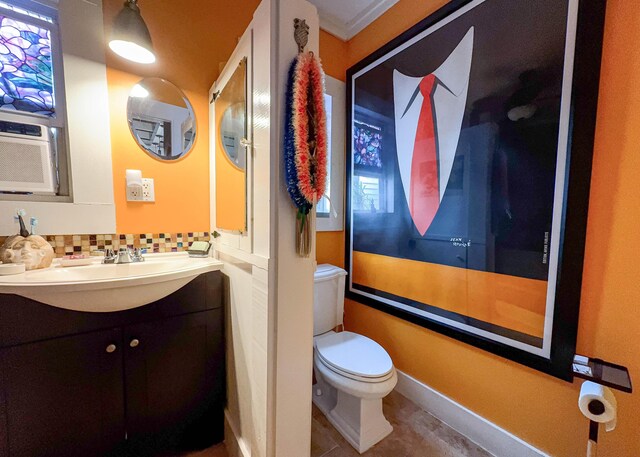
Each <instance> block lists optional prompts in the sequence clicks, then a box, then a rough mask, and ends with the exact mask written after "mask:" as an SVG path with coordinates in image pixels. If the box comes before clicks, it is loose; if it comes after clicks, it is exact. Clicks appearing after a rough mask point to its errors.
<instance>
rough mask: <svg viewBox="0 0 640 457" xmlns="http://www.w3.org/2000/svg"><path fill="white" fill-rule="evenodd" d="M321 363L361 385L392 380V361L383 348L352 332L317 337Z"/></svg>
mask: <svg viewBox="0 0 640 457" xmlns="http://www.w3.org/2000/svg"><path fill="white" fill-rule="evenodd" d="M314 345H315V347H316V352H317V355H318V360H319V361H320V362H321V363H322V364H323V365H325V366H326V367H327V368H328V369H330V370H332V371H334V372H335V373H337V374H339V375H342V376H344V377H346V378H349V379H353V380H356V381H360V382H367V383H377V382H384V381H386V380H388V379H390V378H391V377H392V376H393V374H394V370H393V362H392V361H391V357H389V354H388V353H387V351H385V350H384V348H383V347H382V346H380V345H379V344H378V343H376V342H375V341H373V340H372V339H370V338H367V337H366V336H363V335H359V334H357V333H353V332H340V333H335V332H329V333H326V334H324V335H320V336H318V337H316V338H315V341H314Z"/></svg>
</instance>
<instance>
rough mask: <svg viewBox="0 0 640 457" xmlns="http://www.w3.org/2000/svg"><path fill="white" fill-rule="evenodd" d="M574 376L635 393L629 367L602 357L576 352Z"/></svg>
mask: <svg viewBox="0 0 640 457" xmlns="http://www.w3.org/2000/svg"><path fill="white" fill-rule="evenodd" d="M573 376H574V377H576V378H581V379H584V380H586V381H592V382H595V383H596V384H600V385H602V386H606V387H610V388H612V389H616V390H620V391H622V392H626V393H628V394H630V393H633V384H632V383H631V375H630V374H629V369H628V368H627V367H624V366H622V365H616V364H615V363H611V362H607V361H605V360H602V359H596V358H590V357H587V356H584V355H578V354H576V355H575V356H574V358H573Z"/></svg>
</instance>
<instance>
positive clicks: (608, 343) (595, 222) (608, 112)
mask: <svg viewBox="0 0 640 457" xmlns="http://www.w3.org/2000/svg"><path fill="white" fill-rule="evenodd" d="M446 3H447V2H446V1H444V0H400V1H399V2H398V3H397V4H396V5H395V6H393V7H392V8H391V9H390V10H389V11H387V12H386V13H385V14H383V15H382V16H381V17H380V18H379V19H377V20H376V21H375V22H373V23H372V24H371V25H370V26H368V27H367V28H366V29H364V30H363V31H362V32H361V33H359V34H358V35H356V36H355V37H354V38H353V39H351V40H350V41H349V42H348V43H344V45H337V44H335V43H327V40H324V41H323V39H322V35H321V41H320V55H321V57H322V58H323V60H325V61H326V60H328V59H329V56H328V54H329V55H331V56H333V55H336V54H337V53H344V49H345V48H344V46H346V52H347V56H348V59H347V62H346V64H345V66H344V67H343V68H335V67H334V66H332V67H329V66H328V65H327V64H326V63H325V69H326V70H327V73H329V74H331V76H334V77H336V78H340V79H344V77H345V71H346V69H347V67H348V66H350V65H353V64H355V63H357V62H358V61H360V60H361V59H362V58H364V57H366V56H367V55H368V54H370V53H371V52H373V51H375V50H376V49H378V48H379V47H380V46H382V45H384V44H385V43H386V42H388V41H389V40H391V39H393V38H394V37H396V36H397V35H399V34H400V33H402V32H403V31H405V30H407V29H408V28H410V27H411V26H412V25H414V24H415V23H417V22H419V21H420V20H421V19H423V18H425V17H426V16H428V15H429V14H430V13H432V12H433V11H435V10H436V9H437V8H439V7H441V6H443V5H444V4H446ZM587 26H588V25H587ZM639 30H640V8H638V6H637V4H636V2H630V1H627V0H608V6H607V15H606V26H605V38H604V53H603V61H602V76H601V83H600V96H599V106H598V119H597V128H596V139H595V150H594V163H593V176H592V180H591V200H590V205H589V220H588V224H587V247H586V253H585V267H584V278H583V285H582V300H581V309H580V321H579V332H578V353H580V354H587V355H590V356H593V357H600V358H603V359H605V360H610V361H613V362H615V363H619V364H622V365H625V366H627V367H629V369H630V371H631V376H632V378H634V380H635V383H636V385H637V384H639V383H640V350H639V349H638V348H639V347H640V343H639V340H640V267H639V266H638V259H637V255H636V254H637V253H638V248H637V243H636V241H635V238H636V234H637V233H638V227H640V204H638V198H639V196H640V179H639V178H638V174H639V173H640V153H639V151H640V33H638V31H639ZM323 44H324V46H323ZM342 60H344V59H341V61H342ZM333 72H335V73H333ZM332 73H333V74H332ZM317 238H318V239H317V246H318V249H317V259H318V262H319V263H322V262H328V263H333V264H336V265H344V252H343V250H344V249H343V246H344V233H343V232H321V233H318V237H317ZM569 261H570V259H569ZM345 307H346V309H345V321H346V328H347V329H349V330H352V331H356V332H359V333H362V334H365V335H367V336H369V337H371V338H373V339H375V340H376V341H378V342H380V343H381V344H382V345H383V346H384V347H385V349H387V351H389V353H390V355H391V357H392V358H393V361H394V364H395V365H396V366H397V367H398V368H399V369H400V370H402V371H404V372H406V373H408V374H409V375H411V376H414V377H416V378H417V379H419V380H420V381H422V382H424V383H426V384H428V385H429V386H431V387H433V388H434V389H436V390H438V391H439V392H441V393H443V394H444V395H446V396H448V397H450V398H452V399H453V400H455V401H457V402H459V403H461V404H462V405H464V406H466V407H467V408H469V409H471V410H472V411H474V412H476V413H478V414H480V415H481V416H483V417H485V418H487V419H488V420H490V421H492V422H494V423H496V424H497V425H499V426H500V427H503V428H504V429H506V430H508V431H509V432H511V433H513V434H515V435H517V436H518V437H520V438H522V439H524V440H525V441H527V442H529V443H531V444H532V445H534V446H536V447H538V448H540V449H542V450H543V451H545V452H547V453H549V454H551V455H554V456H558V457H579V456H583V455H585V454H586V441H587V436H588V422H587V420H586V419H585V418H584V417H583V416H582V415H581V414H580V412H579V410H578V408H577V400H578V393H579V390H580V384H581V382H580V381H576V382H574V383H573V384H570V383H566V382H563V381H560V380H557V379H555V378H553V377H551V376H548V375H545V374H543V373H541V372H538V371H536V370H532V369H530V368H527V367H525V366H523V365H520V364H517V363H515V362H511V361H509V360H506V359H503V358H501V357H498V356H495V355H492V354H490V353H488V352H485V351H482V350H480V349H476V348H474V347H472V346H469V345H467V344H464V343H461V342H458V341H456V340H454V339H451V338H448V337H445V336H442V335H439V334H437V333H434V332H432V331H429V330H427V329H424V328H422V327H419V326H417V325H414V324H411V323H409V322H407V321H404V320H402V319H398V318H396V317H392V316H390V315H388V314H385V313H382V312H380V311H377V310H375V309H373V308H370V307H367V306H364V305H361V304H358V303H356V302H353V301H349V300H348V301H347V303H346V305H345ZM616 398H617V400H618V413H619V416H618V427H617V429H616V430H615V431H613V432H611V433H604V432H602V433H601V434H600V440H599V445H598V456H599V457H638V456H640V394H639V393H634V394H626V393H620V392H618V393H616Z"/></svg>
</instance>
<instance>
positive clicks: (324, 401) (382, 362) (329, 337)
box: [313, 264, 398, 454]
mask: <svg viewBox="0 0 640 457" xmlns="http://www.w3.org/2000/svg"><path fill="white" fill-rule="evenodd" d="M346 275H347V272H346V271H344V270H343V269H341V268H338V267H334V266H333V265H328V264H323V265H318V268H317V270H316V273H315V288H314V300H313V317H314V323H313V334H314V338H313V347H314V350H313V366H314V370H315V375H316V384H315V385H314V386H313V402H314V403H315V404H316V406H317V407H318V408H319V409H320V410H321V411H322V412H323V413H324V415H325V416H327V419H328V420H329V422H331V424H333V426H334V427H335V428H336V430H338V431H339V432H340V433H341V434H342V436H344V438H345V439H346V440H347V441H348V442H349V443H350V444H351V445H352V446H353V447H354V448H355V449H356V450H357V451H358V452H360V453H361V454H362V453H363V452H365V451H366V450H367V449H369V448H370V447H371V446H373V445H374V444H376V443H377V442H379V441H380V440H382V439H383V438H385V437H386V436H387V435H389V433H391V432H392V431H393V427H391V424H390V423H389V421H388V420H387V419H385V417H384V414H383V413H382V399H383V398H384V397H386V396H387V395H388V394H389V393H390V392H391V391H392V390H393V388H394V387H395V385H396V383H397V382H398V377H397V375H396V370H395V368H394V367H393V362H392V361H391V357H389V354H387V351H385V350H384V348H383V347H382V346H380V345H379V344H378V343H376V342H375V341H373V340H372V339H369V338H367V337H366V336H363V335H358V334H357V333H353V332H340V333H336V332H335V331H334V328H336V327H337V326H339V325H342V322H343V313H344V284H345V276H346Z"/></svg>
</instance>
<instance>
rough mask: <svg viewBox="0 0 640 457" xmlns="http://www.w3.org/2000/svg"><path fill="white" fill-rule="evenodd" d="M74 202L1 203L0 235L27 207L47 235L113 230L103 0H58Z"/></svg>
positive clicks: (13, 229)
mask: <svg viewBox="0 0 640 457" xmlns="http://www.w3.org/2000/svg"><path fill="white" fill-rule="evenodd" d="M59 5H60V9H59V18H60V37H61V41H62V50H63V62H64V86H65V93H66V102H67V132H68V140H69V154H70V162H71V180H72V183H71V184H72V185H71V189H72V193H73V203H59V202H55V203H52V202H27V201H7V200H2V201H0V215H2V217H0V235H13V234H15V233H16V225H15V224H14V222H13V218H12V215H13V214H15V210H16V209H17V208H24V209H25V210H26V211H27V215H28V216H37V217H38V219H39V222H40V223H39V225H38V231H39V233H45V234H47V235H56V234H83V233H115V231H116V215H115V205H114V200H113V171H112V166H111V135H110V130H109V100H108V93H107V73H106V66H105V55H104V53H105V38H104V24H103V21H102V1H101V0H62V1H60V4H59Z"/></svg>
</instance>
